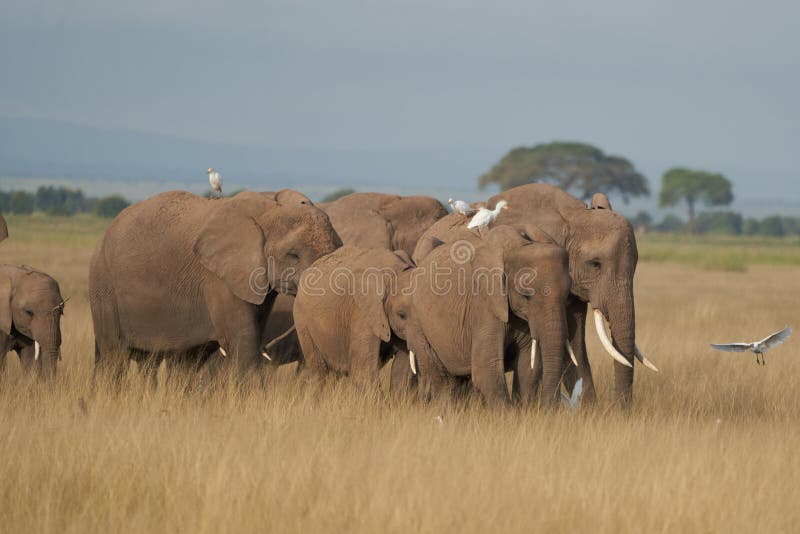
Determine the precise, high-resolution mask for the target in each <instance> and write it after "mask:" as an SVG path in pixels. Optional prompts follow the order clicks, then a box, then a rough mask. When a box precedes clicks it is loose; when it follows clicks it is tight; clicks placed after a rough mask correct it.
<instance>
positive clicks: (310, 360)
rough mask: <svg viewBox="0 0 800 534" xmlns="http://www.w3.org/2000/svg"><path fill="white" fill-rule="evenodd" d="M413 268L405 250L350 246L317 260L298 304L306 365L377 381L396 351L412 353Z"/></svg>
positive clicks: (362, 381)
mask: <svg viewBox="0 0 800 534" xmlns="http://www.w3.org/2000/svg"><path fill="white" fill-rule="evenodd" d="M413 268H414V266H413V264H412V263H411V259H410V258H409V256H408V254H406V253H405V251H394V252H393V251H390V250H386V249H380V248H378V249H361V248H358V247H351V246H344V247H342V248H340V249H339V250H337V251H336V252H334V253H332V254H329V255H328V256H326V257H324V258H322V259H320V260H319V261H317V262H316V263H314V265H313V266H312V268H311V269H310V270H309V271H308V272H307V273H306V275H304V277H303V279H302V282H301V287H300V291H299V293H298V295H297V298H296V299H295V306H294V320H295V328H296V335H297V338H298V339H299V342H300V345H301V347H302V351H303V358H304V369H305V370H306V371H307V372H308V373H311V374H312V375H315V376H318V377H320V376H324V375H325V374H327V373H329V372H333V373H337V374H345V375H348V376H349V377H350V378H351V379H352V380H354V381H355V383H356V384H357V385H360V386H370V385H372V386H377V384H378V379H379V375H378V372H379V371H380V369H381V367H383V365H384V364H385V363H386V362H387V361H388V360H389V359H390V358H391V357H392V356H393V355H394V354H395V353H398V352H399V353H402V354H403V356H405V357H406V358H407V357H408V356H407V352H406V344H405V335H406V321H407V318H408V316H409V313H410V307H411V294H410V292H409V291H405V289H406V288H407V287H408V284H409V280H410V275H411V274H412V272H413V270H414V269H413ZM337 273H338V275H337Z"/></svg>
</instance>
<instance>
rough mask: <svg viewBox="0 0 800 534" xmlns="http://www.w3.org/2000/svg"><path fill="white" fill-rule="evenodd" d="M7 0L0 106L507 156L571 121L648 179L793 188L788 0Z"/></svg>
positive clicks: (30, 112)
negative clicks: (710, 177) (697, 170)
mask: <svg viewBox="0 0 800 534" xmlns="http://www.w3.org/2000/svg"><path fill="white" fill-rule="evenodd" d="M0 1H1V2H2V16H1V17H0V68H1V73H0V74H2V78H3V82H2V85H0V115H6V116H16V117H41V118H56V119H64V120H69V121H75V122H79V123H82V124H87V125H96V126H111V127H123V128H131V129H136V130H142V131H146V132H157V133H167V134H174V135H177V136H181V137H188V138H193V139H202V140H209V141H215V142H229V143H251V144H264V145H271V146H290V147H318V148H386V147H412V148H413V147H437V146H463V147H476V148H480V149H482V150H485V149H490V150H495V149H496V151H497V156H498V157H499V156H500V155H502V153H503V152H504V151H505V150H506V149H507V148H509V147H511V146H514V145H519V144H533V143H536V142H542V141H548V140H552V139H574V140H583V141H588V142H592V143H596V144H597V145H599V146H601V147H602V148H603V149H605V150H606V151H608V152H612V153H618V154H622V155H625V156H628V157H630V158H631V159H632V160H634V162H635V163H636V164H637V165H638V166H640V168H642V169H643V170H644V171H645V172H646V173H647V174H648V176H649V178H650V179H651V183H652V182H657V180H658V179H659V175H658V174H659V173H660V172H662V171H663V170H664V169H665V168H666V167H668V166H670V165H673V164H682V165H691V166H698V167H703V168H707V169H709V170H715V171H717V170H719V171H723V172H726V173H727V174H729V175H730V176H731V177H732V178H733V179H734V180H735V181H736V183H737V188H738V190H739V191H740V193H743V194H745V195H747V194H750V195H758V194H759V193H763V192H764V191H765V186H772V187H773V188H776V189H777V188H779V187H781V188H786V187H788V188H790V190H789V193H791V195H794V196H795V197H797V196H800V185H797V184H798V180H797V178H798V173H797V172H796V168H797V165H796V163H795V161H794V158H795V157H796V156H795V154H796V152H797V147H798V145H800V108H798V105H797V95H798V83H799V82H800V60H799V59H798V57H799V55H800V32H799V31H798V30H797V25H798V22H800V3H798V2H790V1H786V2H770V1H766V2H765V1H761V2H754V1H750V2H737V1H731V0H726V1H711V2H708V1H707V2H698V1H696V0H695V1H685V0H677V1H676V0H672V1H669V2H667V1H659V2H648V1H642V0H631V1H619V0H611V1H587V2H569V1H560V2H547V3H545V2H534V1H530V0H527V1H492V2H488V1H486V2H475V1H471V0H457V1H456V0H445V1H437V2H432V1H424V2H423V1H417V0H406V1H402V2H399V1H357V0H340V1H335V2H333V1H331V2H322V1H318V2H309V1H302V0H296V1H272V2H269V1H267V2H258V1H252V2H203V1H188V0H186V1H184V0H178V1H170V0H161V1H149V0H148V1H144V2H109V1H107V0H72V1H55V0H41V1H36V0H11V1H9V0H0ZM490 163H491V162H487V165H488V164H490ZM482 170H484V169H476V175H477V174H478V173H480V172H481V171H482ZM654 185H655V184H654ZM792 188H793V189H792ZM786 193H787V192H786V191H785V190H784V191H782V192H776V194H777V196H782V195H786ZM768 196H772V195H768Z"/></svg>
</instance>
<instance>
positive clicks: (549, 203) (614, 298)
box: [415, 184, 638, 404]
mask: <svg viewBox="0 0 800 534" xmlns="http://www.w3.org/2000/svg"><path fill="white" fill-rule="evenodd" d="M500 200H506V201H507V202H508V208H510V209H504V210H502V211H501V212H500V214H499V216H498V217H497V220H496V222H495V223H494V224H509V225H513V226H524V225H526V224H533V225H535V226H537V227H538V228H540V229H542V230H543V231H544V232H546V233H547V234H548V235H550V236H552V238H553V239H554V241H555V243H556V244H558V245H560V246H562V247H564V248H565V249H566V250H567V253H568V254H569V270H570V276H571V279H572V296H573V298H572V299H571V302H570V303H569V304H568V310H567V316H568V321H569V338H570V344H571V346H572V348H573V351H574V352H575V356H576V358H577V360H578V368H577V377H580V378H583V388H584V395H583V400H584V401H587V402H591V401H594V400H595V398H596V393H595V387H594V381H593V379H592V372H591V367H590V365H589V361H588V359H587V355H586V342H585V325H586V316H587V305H590V306H591V307H592V308H597V309H599V310H601V311H602V312H603V315H604V316H605V317H606V318H607V319H608V321H609V325H610V328H611V336H612V339H613V342H614V345H615V346H616V348H617V350H619V352H620V353H621V354H622V355H623V356H625V358H627V359H628V361H630V362H633V360H634V346H635V339H636V322H635V316H636V314H635V308H634V299H633V277H634V274H635V272H636V264H637V261H638V249H637V247H636V237H635V235H634V232H633V228H632V227H631V225H630V223H629V222H628V221H627V220H626V219H625V218H624V217H623V216H621V215H619V214H618V213H616V212H614V211H612V210H611V204H610V202H609V201H608V198H607V197H606V196H605V195H602V194H597V195H595V196H594V198H593V199H592V204H591V205H590V206H589V207H588V208H587V207H586V205H585V204H584V203H583V202H581V201H580V200H578V199H576V198H575V197H573V196H572V195H569V194H568V193H565V192H564V191H562V190H560V189H558V188H556V187H553V186H550V185H547V184H528V185H523V186H519V187H515V188H513V189H509V190H508V191H504V192H503V193H500V194H499V195H495V196H493V197H492V198H491V199H489V202H488V203H487V207H488V208H489V209H493V208H494V206H495V205H496V203H497V202H499V201H500ZM465 221H466V218H465V217H463V216H459V215H449V216H448V217H445V218H444V219H442V220H441V221H439V222H437V223H436V224H435V225H433V226H432V227H431V228H430V229H429V230H428V231H427V232H426V233H425V235H423V236H422V238H420V243H419V244H418V252H419V250H423V249H424V248H426V247H427V248H430V242H431V240H433V239H435V238H436V236H437V235H438V234H441V233H446V232H447V231H448V228H450V227H452V226H454V225H458V224H462V223H465ZM415 256H416V254H415ZM567 371H568V375H567V385H568V386H569V387H570V388H571V385H572V384H573V383H574V381H575V379H576V378H577V377H576V376H575V374H574V373H573V369H572V368H570V367H568V369H567ZM614 374H615V390H616V396H617V399H618V400H619V401H620V402H622V403H623V404H628V403H630V401H631V400H632V395H633V368H632V367H626V366H623V365H621V364H619V363H617V362H614Z"/></svg>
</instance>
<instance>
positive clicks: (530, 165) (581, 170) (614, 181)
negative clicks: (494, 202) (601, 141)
mask: <svg viewBox="0 0 800 534" xmlns="http://www.w3.org/2000/svg"><path fill="white" fill-rule="evenodd" d="M532 182H547V183H551V184H553V185H556V186H558V187H560V188H562V189H564V190H567V191H571V192H573V193H574V194H576V195H577V196H579V197H580V198H582V199H583V200H584V201H588V200H589V199H590V198H591V197H592V195H593V194H594V193H605V194H610V193H619V194H620V195H622V199H623V201H624V202H626V203H627V202H628V200H629V199H630V197H636V196H644V195H649V194H650V189H649V188H648V186H647V179H646V178H645V177H644V176H643V175H642V174H640V173H639V172H637V171H636V169H635V168H634V167H633V164H632V163H631V162H630V161H628V160H627V159H625V158H623V157H621V156H611V155H607V154H605V153H604V152H603V151H602V150H600V149H599V148H597V147H594V146H592V145H588V144H584V143H573V142H561V141H557V142H553V143H547V144H539V145H536V146H533V147H525V146H520V147H517V148H513V149H511V150H510V151H509V152H508V153H507V154H506V155H505V156H503V159H501V160H500V161H499V162H497V163H496V164H495V165H494V166H493V167H492V169H491V170H490V171H489V172H487V173H485V174H483V175H482V176H481V177H480V178H479V182H478V183H479V185H480V187H481V189H483V188H485V187H486V186H487V185H489V184H497V185H499V186H500V188H501V189H510V188H512V187H516V186H518V185H523V184H528V183H532Z"/></svg>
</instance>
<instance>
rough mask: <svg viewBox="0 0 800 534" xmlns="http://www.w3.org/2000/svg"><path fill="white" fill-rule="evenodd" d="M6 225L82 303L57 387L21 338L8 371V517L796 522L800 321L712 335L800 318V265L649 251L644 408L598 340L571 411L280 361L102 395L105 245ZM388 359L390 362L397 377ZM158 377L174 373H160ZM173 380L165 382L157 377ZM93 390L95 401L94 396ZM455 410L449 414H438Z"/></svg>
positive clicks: (7, 521)
mask: <svg viewBox="0 0 800 534" xmlns="http://www.w3.org/2000/svg"><path fill="white" fill-rule="evenodd" d="M18 226H19V224H15V223H14V222H13V220H12V221H9V227H10V229H11V232H12V239H11V240H9V241H8V242H5V243H3V244H0V254H2V257H3V259H4V261H7V262H23V261H24V262H26V263H30V264H32V265H35V266H39V267H41V268H43V269H45V270H47V271H50V272H51V273H52V274H53V275H54V276H56V277H57V278H58V279H59V280H60V282H61V285H62V289H63V288H68V289H66V290H64V293H65V294H66V293H70V294H71V296H72V297H73V298H72V300H70V302H69V303H68V304H67V311H66V316H65V318H64V346H63V358H64V359H63V362H62V366H61V368H60V372H59V377H58V379H57V380H56V382H55V383H53V384H47V385H41V384H38V383H36V382H31V381H29V380H27V379H26V378H25V377H24V376H23V375H22V373H21V372H20V369H19V366H18V364H17V362H16V357H15V356H14V355H13V354H9V360H10V361H9V369H8V371H9V372H8V376H7V377H6V378H5V380H4V381H3V382H2V383H0V525H2V527H0V530H2V531H3V532H37V531H38V532H81V533H83V532H108V531H113V532H144V531H161V532H175V531H192V532H219V531H230V532H253V531H275V532H301V531H302V532H309V531H311V532H320V531H348V532H352V531H357V532H376V531H378V532H380V531H389V532H401V531H402V532H406V531H424V532H433V531H450V530H462V531H466V532H486V531H489V530H492V531H515V532H516V531H537V530H540V531H541V530H548V531H557V532H560V531H564V532H566V531H569V532H575V531H585V532H620V531H623V532H625V531H627V532H665V531H670V532H685V531H691V532H697V531H702V532H709V531H768V532H790V531H793V530H796V528H797V525H798V524H800V508H798V506H797V503H798V502H800V486H798V485H797V484H796V480H797V479H798V477H800V455H798V454H797V450H796V449H797V443H800V394H799V393H798V391H797V389H796V388H795V387H794V383H795V382H796V380H795V379H794V377H797V376H800V350H799V349H798V347H799V346H800V345H798V341H797V338H796V337H793V338H791V339H790V340H789V341H787V343H786V344H784V345H783V346H782V347H780V348H778V349H776V350H775V351H774V352H771V353H769V354H767V365H766V366H765V367H760V366H757V365H756V364H755V358H754V357H753V356H752V355H750V354H747V355H738V354H727V353H719V352H714V351H712V350H711V349H710V348H709V347H708V343H710V342H715V341H734V340H746V339H749V338H753V339H755V338H758V337H761V336H764V335H766V334H767V333H769V332H771V331H774V330H776V329H777V328H780V327H782V326H784V325H785V324H787V323H788V324H791V323H792V322H793V321H794V322H795V326H797V324H796V321H797V317H798V313H797V302H798V301H800V267H796V266H791V265H782V266H764V265H753V266H751V267H749V268H748V270H747V271H746V272H719V271H716V272H711V271H706V270H702V269H700V270H698V269H694V268H691V267H687V266H682V265H676V264H671V263H665V264H658V263H651V262H646V261H645V262H643V263H641V264H640V268H639V273H638V274H637V278H636V292H637V312H638V315H637V326H638V332H637V338H638V339H637V340H638V343H639V345H640V347H642V349H643V350H645V352H646V353H647V355H648V357H650V358H651V359H653V360H654V361H655V362H656V363H657V364H658V365H659V367H660V368H661V373H658V374H655V373H650V372H647V371H646V370H642V368H640V367H637V377H636V384H635V405H634V407H633V409H632V410H631V411H630V412H621V411H620V410H618V409H617V408H616V407H615V406H614V405H613V404H612V403H611V397H612V391H611V389H612V385H613V377H612V372H611V363H610V358H608V357H607V356H606V355H605V354H604V353H603V352H602V349H601V348H600V347H599V343H597V342H596V336H594V335H593V334H591V333H590V335H589V342H590V346H589V350H590V354H591V361H592V364H593V367H594V371H595V378H596V382H597V384H598V386H599V391H598V394H599V396H600V401H599V402H598V404H597V405H596V406H595V407H593V408H592V409H583V410H581V411H578V412H576V413H566V412H558V413H549V412H538V411H535V410H530V411H524V410H508V411H495V410H489V409H486V408H483V407H482V406H481V405H480V403H479V402H475V401H474V400H473V401H469V402H466V403H461V404H457V405H450V404H446V403H442V402H437V403H433V404H430V405H421V404H418V403H414V402H403V401H391V400H387V399H385V398H383V397H381V396H375V395H370V394H366V393H365V392H363V391H358V390H355V389H353V388H351V387H350V384H349V382H348V381H347V380H340V381H338V382H337V381H332V382H331V383H329V384H327V385H326V386H325V387H324V388H322V389H321V390H320V389H318V388H315V387H309V386H308V385H307V384H302V383H298V382H297V380H296V379H295V377H294V374H293V369H291V368H286V369H281V370H280V371H279V372H278V373H277V376H274V377H273V378H272V380H271V381H270V384H269V387H267V388H266V389H261V388H255V387H251V388H248V389H246V390H244V391H242V392H240V393H236V392H233V391H231V390H229V389H210V388H200V389H197V390H193V391H190V392H189V393H186V392H185V391H184V390H183V389H182V388H180V387H177V386H175V385H173V384H171V383H166V382H164V381H163V380H162V383H161V385H160V386H159V388H158V389H157V390H155V391H151V390H149V389H148V388H146V387H143V385H142V384H140V383H139V381H138V380H137V377H136V375H135V373H131V375H130V376H129V381H130V384H129V386H128V387H126V388H124V389H123V391H122V392H121V393H118V394H117V393H113V392H111V391H110V390H107V389H106V388H102V387H101V388H100V389H98V390H97V392H94V393H93V392H92V389H91V387H90V381H91V372H92V358H93V349H92V332H91V320H90V316H89V309H88V305H87V302H86V272H87V262H88V258H89V256H90V254H91V245H89V244H87V245H85V246H84V245H71V244H69V245H62V244H59V243H56V242H53V241H50V240H48V239H46V238H43V239H44V241H43V242H39V244H38V246H34V245H35V244H36V243H37V241H38V240H39V239H40V237H41V236H34V235H31V237H30V239H31V242H25V243H20V242H18V241H17V240H16V238H15V237H13V236H20V235H25V232H26V231H27V230H25V229H22V228H18ZM385 374H386V373H384V379H385V378H386V376H385ZM162 375H163V370H162ZM162 379H163V376H162ZM81 399H82V400H81ZM437 416H442V419H443V422H442V423H441V424H440V423H439V422H438V421H437V419H436V418H437Z"/></svg>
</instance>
